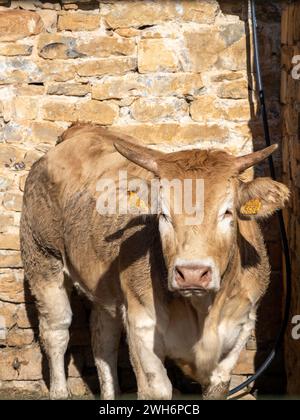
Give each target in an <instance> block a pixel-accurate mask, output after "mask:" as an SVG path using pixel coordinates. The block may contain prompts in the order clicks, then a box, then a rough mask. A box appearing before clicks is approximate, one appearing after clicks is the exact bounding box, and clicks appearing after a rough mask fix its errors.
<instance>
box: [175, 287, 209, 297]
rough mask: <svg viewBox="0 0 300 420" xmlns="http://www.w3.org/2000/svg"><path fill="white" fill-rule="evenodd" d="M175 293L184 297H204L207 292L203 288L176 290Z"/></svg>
mask: <svg viewBox="0 0 300 420" xmlns="http://www.w3.org/2000/svg"><path fill="white" fill-rule="evenodd" d="M176 291H177V293H179V294H180V295H182V296H184V297H191V296H204V295H206V294H207V293H208V292H209V290H208V289H204V288H203V287H189V288H185V289H177V290H176Z"/></svg>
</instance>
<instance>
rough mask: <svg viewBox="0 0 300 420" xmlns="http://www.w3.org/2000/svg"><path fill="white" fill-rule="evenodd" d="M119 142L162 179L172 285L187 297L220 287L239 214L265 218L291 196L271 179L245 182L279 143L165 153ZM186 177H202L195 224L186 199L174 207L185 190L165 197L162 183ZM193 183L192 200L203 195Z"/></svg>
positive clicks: (118, 145) (165, 248)
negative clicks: (235, 150)
mask: <svg viewBox="0 0 300 420" xmlns="http://www.w3.org/2000/svg"><path fill="white" fill-rule="evenodd" d="M115 147H116V149H117V150H118V151H119V153H121V154H122V155H123V156H124V157H126V158H127V159H128V160H130V161H131V162H134V163H135V164H137V165H139V166H141V167H143V168H144V169H147V170H148V171H150V172H152V173H153V174H155V176H156V177H157V178H158V179H159V180H160V183H161V186H160V198H159V201H160V206H159V209H160V211H159V212H158V213H159V214H158V217H159V230H160V236H161V243H162V248H163V253H164V258H165V262H166V266H167V267H168V287H169V289H170V290H171V291H178V292H179V293H181V294H182V295H184V296H191V295H194V294H196V295H202V294H205V293H207V292H208V291H218V290H219V288H220V284H221V280H222V277H223V275H224V273H225V272H226V270H227V268H228V265H229V261H230V258H231V256H232V251H233V250H234V249H235V246H236V243H237V221H238V218H246V219H247V218H257V219H259V218H266V217H268V216H270V215H272V214H273V213H274V212H275V211H276V210H278V209H281V208H283V207H284V204H285V202H286V200H287V199H288V196H289V190H288V188H287V187H286V186H284V185H283V184H281V183H279V182H276V181H273V180H271V179H270V178H257V179H255V180H253V181H250V182H243V181H242V174H243V172H244V171H245V170H247V169H248V168H250V167H252V166H254V165H256V164H258V163H259V162H261V161H262V160H264V159H266V158H267V157H268V156H269V155H270V154H271V153H273V152H274V150H275V149H276V148H277V146H276V145H274V146H270V147H268V148H266V149H264V150H261V151H258V152H255V153H251V154H249V155H246V156H242V157H234V156H233V155H230V154H228V153H226V152H223V151H216V150H188V151H180V152H175V153H169V154H164V153H161V152H158V151H154V150H150V149H147V148H144V147H142V146H137V145H134V144H132V143H131V142H127V141H118V142H116V143H115ZM186 179H189V180H193V181H191V182H192V183H196V180H197V179H200V180H203V181H202V182H203V185H204V189H203V199H204V200H203V210H204V212H203V219H202V220H200V219H201V217H200V219H198V218H197V217H195V220H199V223H196V224H191V216H193V215H191V214H190V212H188V213H187V212H186V211H185V205H184V204H183V205H182V209H183V211H182V212H181V213H179V214H178V212H177V211H175V206H176V203H178V201H179V202H180V201H182V200H183V194H179V192H178V190H175V189H171V199H169V190H168V198H167V197H166V193H167V192H166V191H165V184H164V182H162V181H163V180H168V181H170V182H171V181H173V180H177V181H178V180H180V181H181V182H182V183H183V182H184V180H186ZM194 186H195V188H194V189H193V192H192V200H193V205H195V200H197V199H199V197H198V198H197V197H196V192H197V188H196V184H194ZM195 212H196V207H195ZM194 216H196V214H195V215H194Z"/></svg>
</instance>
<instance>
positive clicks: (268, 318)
mask: <svg viewBox="0 0 300 420" xmlns="http://www.w3.org/2000/svg"><path fill="white" fill-rule="evenodd" d="M220 3H221V8H222V10H223V12H224V13H226V7H227V3H228V2H227V1H226V0H224V1H221V2H220ZM245 3H247V2H245ZM256 3H257V19H258V36H259V48H260V62H261V69H262V79H263V83H264V88H265V94H266V103H267V110H268V117H269V122H270V133H271V139H272V140H273V142H274V143H279V144H281V135H280V134H279V133H278V129H277V130H276V127H277V124H278V122H279V121H280V113H278V111H277V109H276V108H277V107H276V105H279V104H280V62H281V51H280V45H281V42H280V33H278V34H277V36H278V38H277V41H278V45H276V46H275V48H274V49H273V50H272V57H270V62H266V59H265V58H266V57H265V55H264V48H265V46H264V45H263V42H262V41H263V37H262V36H261V32H262V25H263V21H264V19H266V17H267V19H270V20H272V21H274V22H280V21H281V4H280V3H281V2H280V1H278V2H277V3H278V4H277V5H276V4H275V2H272V3H273V4H266V2H263V1H257V2H256ZM270 3H271V2H270ZM222 4H223V6H222ZM245 9H246V10H247V5H246V4H245V5H244V10H245ZM242 13H243V12H242V10H238V11H237V14H238V15H239V16H240V17H241V19H245V16H242ZM250 25H251V20H250V19H247V18H246V19H245V32H246V34H247V74H248V81H249V97H248V100H249V104H250V109H251V120H249V123H248V125H249V128H250V131H251V134H252V138H253V148H254V150H258V149H261V148H263V147H265V143H264V141H265V139H264V132H263V125H262V118H261V113H260V110H259V108H258V109H257V110H256V104H255V102H254V101H253V97H254V95H257V91H256V89H257V86H256V69H255V68H254V50H253V43H252V34H251V27H250ZM273 47H274V46H273ZM274 63H275V68H274V67H272V66H273V65H274ZM272 73H274V74H273V76H274V75H275V80H274V79H273V77H272V76H271V74H272ZM275 73H277V74H275ZM270 76H271V80H270ZM276 82H277V83H276ZM274 101H275V103H276V105H275V107H274ZM274 120H275V124H274V125H272V122H274ZM276 120H277V121H276ZM276 123H277V124H276ZM274 157H275V165H276V172H277V176H278V177H279V178H280V177H281V170H282V169H281V162H280V157H279V156H278V155H277V157H276V155H275V156H274ZM255 176H270V173H269V167H268V163H267V162H265V163H264V164H262V165H261V166H260V167H256V168H255ZM261 227H262V230H263V233H264V237H265V239H266V241H267V249H268V254H269V257H270V263H271V268H272V274H271V281H270V286H269V289H268V291H267V293H266V295H265V296H264V297H263V299H262V301H261V303H260V306H259V309H258V313H257V324H256V331H255V341H256V343H252V342H251V340H250V342H249V343H248V346H249V348H250V349H251V348H253V347H252V345H254V346H255V345H256V347H257V352H256V357H255V369H256V370H257V369H258V368H260V367H261V365H262V364H263V363H264V362H265V360H266V359H267V357H268V356H269V354H270V352H271V350H272V348H273V345H274V344H275V340H276V338H277V334H278V331H279V329H280V326H281V322H282V305H283V296H284V286H283V272H282V269H283V267H282V260H281V255H282V249H281V242H280V241H281V239H280V231H279V223H278V219H277V216H276V215H275V216H273V217H272V218H270V219H268V220H267V221H266V222H261ZM276 256H277V257H276ZM278 257H279V260H278ZM286 385H287V383H286V375H285V366H284V353H283V349H282V351H281V352H280V354H278V355H277V357H276V358H275V360H274V361H273V363H272V364H271V366H270V367H269V368H268V370H267V371H266V372H265V373H264V374H263V375H261V377H260V378H259V379H258V380H257V381H256V382H255V384H254V388H253V391H254V392H255V393H256V395H257V396H259V395H266V394H267V395H276V394H284V393H285V392H286Z"/></svg>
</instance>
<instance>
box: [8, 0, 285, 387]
mask: <svg viewBox="0 0 300 420" xmlns="http://www.w3.org/2000/svg"><path fill="white" fill-rule="evenodd" d="M266 3H267V4H266ZM280 7H281V6H280V2H276V1H268V2H264V1H263V2H259V7H258V15H259V37H260V42H261V45H262V46H263V48H262V50H261V55H262V62H263V72H264V79H265V81H266V88H267V97H268V106H269V111H270V112H269V115H270V126H271V130H272V135H273V139H274V140H275V141H279V142H280V121H279V115H280V107H279V86H280V71H279V68H280ZM248 29H249V28H248V24H247V2H246V1H229V0H219V1H216V0H178V1H175V0H174V1H173V0H164V1H162V0H156V1H147V0H146V1H141V0H140V1H130V0H124V1H123V0H120V1H117V0H112V1H87V0H82V1H75V0H65V1H47V2H46V1H6V0H5V1H3V0H0V321H1V323H2V329H1V325H0V390H1V389H2V390H4V389H6V390H7V389H9V390H12V389H14V390H16V391H17V390H18V389H21V390H22V391H24V390H28V391H30V392H33V391H36V392H37V393H38V394H43V393H45V392H46V391H47V388H46V386H45V381H46V382H47V377H46V373H45V372H47V369H45V370H44V375H43V369H42V368H43V367H44V365H45V359H44V357H43V355H42V353H41V351H40V348H39V344H38V341H37V318H36V313H35V307H34V304H33V302H32V298H31V296H30V293H29V290H28V287H27V285H26V283H25V284H24V280H23V271H22V264H21V261H20V254H19V236H18V226H19V219H20V212H21V206H22V191H23V189H24V182H25V179H26V176H27V174H28V171H29V170H30V167H31V165H32V164H33V162H34V161H36V159H38V158H39V157H40V156H42V155H43V154H44V153H45V152H46V151H47V150H48V149H49V148H51V147H54V145H55V142H56V140H57V137H58V136H59V135H60V134H61V133H62V132H63V131H64V130H65V129H66V128H67V127H69V126H70V124H71V123H72V122H74V121H86V122H89V121H91V122H96V123H99V124H102V125H105V126H115V127H118V129H119V130H120V131H121V132H124V133H128V134H131V135H133V136H135V137H136V138H137V139H138V141H140V142H144V143H148V144H152V145H153V144H156V145H158V147H160V148H162V149H165V150H174V149H176V148H178V147H183V146H184V147H187V146H199V147H207V146H209V147H211V146H214V147H219V148H225V149H227V150H229V151H231V152H232V153H235V154H244V153H248V152H250V151H251V150H252V147H253V139H254V142H255V146H256V147H257V148H259V147H263V145H264V144H263V132H262V127H261V122H260V120H259V118H258V117H257V103H256V98H255V95H254V92H253V89H254V86H253V72H252V55H251V52H250V49H249V43H250V38H249V36H247V34H248ZM278 156H279V155H278ZM278 156H277V159H278V161H277V163H278V166H279V167H280V161H279V158H278ZM265 168H266V167H264V166H262V167H261V169H260V173H262V172H263V171H264V169H265ZM270 226H272V225H271V224H269V223H268V225H267V228H266V234H267V236H268V239H269V242H268V247H269V252H270V256H271V259H272V260H273V262H274V266H273V267H274V272H273V281H272V287H271V288H270V292H269V294H268V296H267V298H266V299H265V301H264V304H263V306H262V310H261V315H260V318H259V320H260V323H259V327H258V331H257V337H255V335H254V336H253V338H252V340H250V342H249V343H248V347H247V349H246V350H245V352H244V353H243V355H242V357H241V361H240V363H239V365H238V367H237V369H236V378H235V381H240V380H242V379H243V378H244V377H245V376H247V375H249V374H251V373H253V371H254V368H255V364H257V360H259V359H258V358H257V357H258V356H257V354H256V341H257V340H256V339H258V341H259V348H260V350H261V354H262V355H264V352H265V351H266V350H267V349H269V347H270V344H272V340H273V338H274V336H275V333H276V329H277V327H278V323H279V322H280V312H279V311H278V313H277V312H276V313H275V314H274V313H273V312H274V311H273V310H272V308H273V306H274V305H278V302H280V282H281V278H280V271H281V263H280V261H281V250H280V246H279V245H278V236H277V233H276V229H273V228H270ZM279 306H280V303H279ZM73 307H74V313H75V319H74V323H73V326H72V334H71V346H70V350H69V352H68V361H69V366H68V372H69V377H70V379H69V386H70V389H71V391H72V392H73V393H74V394H75V395H81V394H83V393H85V392H88V390H89V389H94V386H95V370H94V368H93V362H92V357H91V351H90V344H89V335H88V332H87V318H88V304H87V303H86V302H85V301H84V300H83V298H82V297H79V296H77V295H74V298H73ZM270 314H272V316H270ZM262 332H263V334H262ZM122 348H123V347H122ZM124 351H125V350H124ZM122 352H123V350H122ZM278 366H279V368H278V367H277V370H276V369H275V373H274V372H273V374H274V375H277V376H276V378H278V372H279V373H280V374H282V366H281V365H278ZM278 369H279V371H278ZM129 371H130V367H129V365H128V361H127V359H126V357H125V356H124V357H121V359H120V372H121V382H122V384H123V389H125V390H127V391H129V390H130V389H132V388H133V387H134V383H133V382H132V379H130V378H129V374H128V372H129ZM122 375H123V376H122ZM82 376H83V377H84V381H83V380H82V379H81V378H82ZM274 381H275V382H276V380H274V377H273V382H274ZM10 392H11V391H10Z"/></svg>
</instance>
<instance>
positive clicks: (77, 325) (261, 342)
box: [25, 0, 286, 394]
mask: <svg viewBox="0 0 300 420" xmlns="http://www.w3.org/2000/svg"><path fill="white" fill-rule="evenodd" d="M219 3H220V7H221V10H222V12H223V13H224V14H226V13H227V12H228V13H229V11H230V13H231V14H232V13H233V10H234V13H235V14H236V16H238V17H239V18H240V19H241V20H243V21H244V22H245V30H246V33H247V65H248V79H249V103H250V106H251V116H252V117H251V120H250V121H249V128H250V130H251V132H252V135H253V139H254V148H256V147H257V148H261V147H263V136H262V126H261V121H260V119H259V114H257V113H256V111H255V104H254V101H253V89H254V88H255V86H254V85H253V83H252V81H253V69H252V61H253V60H252V55H253V51H252V47H251V40H250V32H249V22H248V21H247V1H246V0H245V1H244V2H243V3H242V2H239V4H237V5H236V6H233V5H232V3H233V2H232V1H228V0H220V1H219ZM234 3H235V2H234ZM264 3H266V2H262V1H260V2H259V5H258V6H259V7H258V19H260V17H261V16H262V15H263V16H264V17H265V16H268V18H269V19H276V20H277V21H278V19H280V12H279V9H277V8H276V7H275V6H272V5H265V4H264ZM95 7H96V5H94V4H92V3H91V4H82V5H81V8H82V9H85V10H92V9H93V8H95ZM97 7H98V3H97ZM265 8H267V9H268V10H267V12H266V10H265ZM279 46H280V45H279ZM274 54H275V53H274ZM277 58H278V57H277ZM262 59H263V54H262ZM275 59H276V57H275ZM275 61H276V60H275ZM262 67H263V77H264V78H265V79H267V82H268V83H267V97H270V98H271V97H272V99H274V96H275V97H279V89H280V84H279V81H278V89H277V90H276V92H274V83H273V84H272V85H271V87H270V83H269V82H270V80H269V79H268V76H269V70H270V69H269V67H268V63H263V66H262ZM273 71H274V69H273ZM278 74H280V68H279V67H278ZM269 95H270V96H269ZM270 103H271V102H270ZM271 105H272V104H271ZM274 117H276V115H275V114H274V112H273V113H272V118H274ZM278 117H279V116H278ZM276 134H277V136H278V132H277V133H276ZM264 170H267V168H266V167H263V168H258V169H257V171H256V172H257V175H261V173H262V172H263V171H264ZM266 173H267V172H266ZM274 223H275V225H274ZM274 226H277V225H276V220H273V221H270V220H269V221H268V222H267V224H266V225H265V226H264V231H265V236H266V238H267V239H268V240H269V249H270V250H271V248H272V247H274V246H276V244H278V241H279V230H278V228H277V227H274ZM277 230H278V235H277ZM274 231H276V233H274ZM274 244H275V245H274ZM271 251H272V250H271ZM279 252H280V250H279ZM271 263H272V266H273V267H274V273H273V274H272V281H271V285H270V288H269V291H268V293H267V295H266V296H265V298H264V299H263V302H262V304H261V306H260V309H259V313H258V323H257V328H256V332H255V335H256V341H257V355H256V360H255V364H256V368H257V367H259V366H260V365H261V363H262V361H264V360H265V358H266V356H267V355H268V353H269V351H270V350H271V348H272V345H273V343H274V339H275V337H276V333H277V330H278V328H279V325H280V321H281V308H282V294H283V293H282V292H283V288H282V280H281V278H282V273H281V269H282V267H281V264H280V262H279V261H278V259H277V260H275V259H274V261H272V260H271ZM25 293H26V301H27V302H32V300H33V299H32V296H31V294H30V291H29V289H28V283H27V282H26V290H25ZM71 302H72V310H73V314H74V317H73V323H72V326H71V329H70V345H69V348H68V351H67V356H66V358H67V360H66V369H68V366H69V365H71V364H72V365H73V369H75V370H77V371H78V372H80V375H81V376H82V377H83V379H84V382H85V384H86V386H87V389H88V390H89V391H90V392H92V393H95V394H98V393H99V385H98V379H97V376H96V369H95V366H94V362H93V357H92V353H91V345H90V335H89V328H88V320H89V315H90V303H89V302H88V301H87V300H86V298H85V297H83V296H79V295H78V294H77V292H75V291H73V292H72V299H71ZM27 312H28V316H29V319H30V322H31V325H32V328H35V331H36V339H38V334H37V329H36V313H33V312H32V304H29V303H28V304H27ZM71 360H72V362H71ZM167 366H168V372H169V376H170V378H171V380H172V383H173V385H174V387H175V388H177V389H178V390H180V391H181V392H182V393H191V394H197V393H199V392H200V388H199V386H198V385H197V384H195V383H193V382H192V381H190V380H189V379H187V378H185V377H184V375H183V374H182V373H181V371H180V370H179V369H178V368H176V367H175V366H174V365H173V363H172V362H169V361H168V362H167ZM69 376H70V375H69ZM78 376H79V374H78ZM43 377H44V380H45V383H46V384H47V386H48V387H49V369H48V363H47V359H46V356H45V354H43ZM119 378H120V385H121V389H122V391H123V392H126V393H131V392H134V391H135V390H136V382H135V377H134V374H133V371H132V368H131V365H130V362H129V357H128V349H127V345H126V340H125V338H124V337H122V340H121V345H120V354H119ZM285 385H286V381H285V373H284V364H283V357H282V355H279V357H278V359H277V360H275V361H274V363H273V364H272V366H271V368H270V369H269V370H268V371H267V372H266V373H265V374H264V375H263V376H262V377H261V378H260V379H259V380H258V381H257V383H256V384H255V389H257V390H258V392H259V393H261V394H265V393H272V394H274V393H284V391H285Z"/></svg>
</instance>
